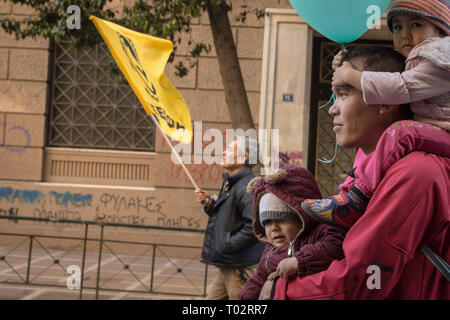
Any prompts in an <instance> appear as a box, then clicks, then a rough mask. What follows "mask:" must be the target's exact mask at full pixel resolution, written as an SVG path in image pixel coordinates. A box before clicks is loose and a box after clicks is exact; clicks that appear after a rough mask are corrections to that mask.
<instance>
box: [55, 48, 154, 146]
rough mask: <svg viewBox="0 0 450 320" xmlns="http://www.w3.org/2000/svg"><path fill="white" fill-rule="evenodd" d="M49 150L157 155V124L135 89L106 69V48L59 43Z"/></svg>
mask: <svg viewBox="0 0 450 320" xmlns="http://www.w3.org/2000/svg"><path fill="white" fill-rule="evenodd" d="M52 58H53V65H52V68H53V69H52V77H51V79H52V80H51V84H50V85H51V91H50V107H49V116H48V137H47V139H48V140H47V146H49V147H66V148H89V149H108V150H111V149H112V150H128V151H154V150H155V126H154V124H153V122H152V120H151V118H150V117H149V116H148V115H147V114H146V112H145V111H144V109H143V108H142V106H141V104H140V102H139V100H138V99H137V97H136V95H135V94H134V92H133V90H132V89H131V87H130V86H129V85H128V84H127V83H126V84H118V83H117V81H116V80H115V79H114V77H112V76H111V75H109V74H108V73H107V72H106V71H105V66H107V65H108V64H109V63H110V61H111V60H110V53H109V50H108V48H107V46H106V45H105V44H100V45H97V46H96V47H94V48H87V49H81V50H74V49H71V48H70V43H69V42H68V41H62V42H54V44H53V52H52Z"/></svg>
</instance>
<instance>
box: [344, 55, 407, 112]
mask: <svg viewBox="0 0 450 320" xmlns="http://www.w3.org/2000/svg"><path fill="white" fill-rule="evenodd" d="M357 58H363V59H364V60H363V71H376V72H403V71H405V58H404V57H403V56H402V55H401V54H400V53H398V52H397V51H395V50H394V49H392V48H389V47H384V46H368V47H359V48H353V49H349V50H348V53H347V54H346V55H345V57H344V60H345V61H348V62H349V63H350V64H351V60H354V59H357ZM400 111H401V117H402V119H412V112H411V110H410V108H409V105H408V104H406V105H402V108H400Z"/></svg>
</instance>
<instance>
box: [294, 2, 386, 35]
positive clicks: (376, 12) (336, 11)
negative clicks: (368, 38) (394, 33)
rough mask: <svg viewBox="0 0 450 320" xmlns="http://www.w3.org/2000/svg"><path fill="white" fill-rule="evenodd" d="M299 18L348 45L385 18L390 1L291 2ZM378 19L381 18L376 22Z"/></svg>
mask: <svg viewBox="0 0 450 320" xmlns="http://www.w3.org/2000/svg"><path fill="white" fill-rule="evenodd" d="M289 2H290V3H291V5H292V7H293V8H294V9H295V11H297V13H298V14H299V15H300V17H302V18H303V20H305V21H306V23H307V24H309V25H310V26H311V27H312V28H314V29H315V30H316V31H318V32H320V33H321V34H322V35H323V36H325V37H327V38H328V39H330V40H332V41H334V42H339V43H349V42H353V41H355V40H356V39H358V38H359V37H361V36H362V35H363V34H364V33H365V32H366V31H367V30H368V29H369V28H370V27H371V26H372V25H374V24H375V23H376V22H377V21H378V19H379V18H381V16H382V15H383V13H384V11H385V10H386V8H387V7H388V6H389V3H390V0H289ZM377 18H378V19H377Z"/></svg>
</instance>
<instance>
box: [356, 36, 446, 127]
mask: <svg viewBox="0 0 450 320" xmlns="http://www.w3.org/2000/svg"><path fill="white" fill-rule="evenodd" d="M405 70H406V71H404V72H402V73H399V72H396V73H391V72H371V71H364V72H363V73H362V77H361V86H362V90H363V97H364V101H365V102H366V103H367V104H369V105H372V104H394V105H398V104H406V103H410V107H411V110H412V111H413V112H414V120H416V121H422V122H427V123H431V124H434V125H437V126H438V127H441V128H443V129H445V130H447V131H450V37H445V38H438V37H435V38H430V39H427V40H425V41H424V42H422V43H421V44H419V45H417V46H415V47H414V49H413V50H412V51H411V53H410V54H409V56H408V58H407V59H406V68H405Z"/></svg>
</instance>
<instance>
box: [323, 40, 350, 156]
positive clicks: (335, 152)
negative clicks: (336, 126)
mask: <svg viewBox="0 0 450 320" xmlns="http://www.w3.org/2000/svg"><path fill="white" fill-rule="evenodd" d="M346 48H347V44H346V43H342V50H345V49H346ZM335 100H336V96H335V95H334V93H332V94H331V98H330V100H328V102H327V103H325V104H324V105H322V106H320V107H319V110H320V109H322V108H325V107H326V106H328V105H329V104H330V103H331V101H333V102H334V101H335ZM337 147H338V143H337V141H336V144H335V145H334V155H333V158H331V159H330V160H328V159H325V157H323V158H322V159H319V161H320V162H322V163H328V164H329V163H332V162H333V161H334V159H336V155H337Z"/></svg>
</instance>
